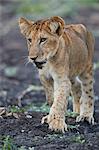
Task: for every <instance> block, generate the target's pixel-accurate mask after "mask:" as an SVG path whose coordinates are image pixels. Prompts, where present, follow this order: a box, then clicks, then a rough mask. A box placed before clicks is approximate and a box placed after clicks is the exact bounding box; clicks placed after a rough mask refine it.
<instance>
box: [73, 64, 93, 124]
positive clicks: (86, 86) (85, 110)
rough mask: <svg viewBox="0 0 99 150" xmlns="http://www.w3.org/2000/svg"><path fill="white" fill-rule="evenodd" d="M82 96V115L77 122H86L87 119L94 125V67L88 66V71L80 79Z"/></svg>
mask: <svg viewBox="0 0 99 150" xmlns="http://www.w3.org/2000/svg"><path fill="white" fill-rule="evenodd" d="M80 79H81V82H82V83H81V87H82V96H81V99H80V115H79V116H78V117H77V119H76V121H77V122H79V121H84V119H86V120H87V121H88V122H89V123H92V124H94V118H93V113H94V91H93V69H92V65H91V66H88V67H87V69H86V71H85V72H84V73H83V75H82V76H81V77H80Z"/></svg>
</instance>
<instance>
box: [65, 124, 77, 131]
mask: <svg viewBox="0 0 99 150" xmlns="http://www.w3.org/2000/svg"><path fill="white" fill-rule="evenodd" d="M67 128H68V129H69V130H73V129H77V128H78V125H67Z"/></svg>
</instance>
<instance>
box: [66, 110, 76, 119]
mask: <svg viewBox="0 0 99 150" xmlns="http://www.w3.org/2000/svg"><path fill="white" fill-rule="evenodd" d="M66 116H67V117H72V118H75V117H77V116H78V114H77V113H75V112H72V111H70V110H68V111H67V112H66Z"/></svg>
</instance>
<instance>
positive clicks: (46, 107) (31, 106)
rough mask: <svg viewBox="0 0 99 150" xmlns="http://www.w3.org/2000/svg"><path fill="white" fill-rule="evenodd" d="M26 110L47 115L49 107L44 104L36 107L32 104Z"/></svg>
mask: <svg viewBox="0 0 99 150" xmlns="http://www.w3.org/2000/svg"><path fill="white" fill-rule="evenodd" d="M28 110H31V111H36V112H46V113H48V112H49V110H50V107H49V106H48V105H47V104H46V103H44V104H43V105H42V106H36V105H34V104H32V105H30V107H29V109H28Z"/></svg>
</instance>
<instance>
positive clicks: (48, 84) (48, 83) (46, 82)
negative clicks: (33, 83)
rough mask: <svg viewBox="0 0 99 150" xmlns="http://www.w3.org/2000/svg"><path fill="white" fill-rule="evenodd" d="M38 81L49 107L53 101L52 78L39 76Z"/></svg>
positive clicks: (43, 75)
mask: <svg viewBox="0 0 99 150" xmlns="http://www.w3.org/2000/svg"><path fill="white" fill-rule="evenodd" d="M40 81H41V83H42V85H43V87H44V91H45V94H46V102H47V104H48V105H49V106H51V105H52V103H53V100H54V88H53V80H52V78H47V77H46V76H45V74H40Z"/></svg>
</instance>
